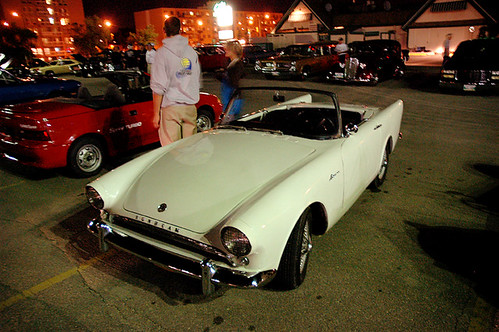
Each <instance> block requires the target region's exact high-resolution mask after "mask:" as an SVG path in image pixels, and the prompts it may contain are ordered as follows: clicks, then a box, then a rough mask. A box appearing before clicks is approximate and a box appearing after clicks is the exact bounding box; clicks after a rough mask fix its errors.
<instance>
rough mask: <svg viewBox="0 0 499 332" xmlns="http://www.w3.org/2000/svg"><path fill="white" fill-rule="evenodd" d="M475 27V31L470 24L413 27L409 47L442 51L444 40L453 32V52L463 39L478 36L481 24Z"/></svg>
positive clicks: (451, 46)
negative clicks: (471, 30)
mask: <svg viewBox="0 0 499 332" xmlns="http://www.w3.org/2000/svg"><path fill="white" fill-rule="evenodd" d="M474 28H475V31H474V32H470V30H469V26H464V27H440V28H437V27H434V28H421V29H411V30H410V31H409V41H408V44H409V49H411V50H417V49H418V48H423V47H424V48H425V50H426V51H432V52H435V53H442V52H443V44H444V40H445V39H446V36H447V34H449V33H450V34H452V39H451V40H450V50H451V52H453V51H454V50H455V49H456V47H457V45H459V43H460V42H462V41H463V40H468V39H476V38H478V32H479V30H480V26H477V27H474Z"/></svg>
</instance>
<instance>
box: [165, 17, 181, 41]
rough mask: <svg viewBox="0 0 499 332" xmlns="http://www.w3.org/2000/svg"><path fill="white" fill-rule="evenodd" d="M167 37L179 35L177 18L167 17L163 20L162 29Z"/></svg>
mask: <svg viewBox="0 0 499 332" xmlns="http://www.w3.org/2000/svg"><path fill="white" fill-rule="evenodd" d="M163 30H165V33H166V36H167V37H172V36H175V35H178V34H179V33H180V20H179V19H178V18H177V17H169V18H167V19H166V20H165V25H164V27H163Z"/></svg>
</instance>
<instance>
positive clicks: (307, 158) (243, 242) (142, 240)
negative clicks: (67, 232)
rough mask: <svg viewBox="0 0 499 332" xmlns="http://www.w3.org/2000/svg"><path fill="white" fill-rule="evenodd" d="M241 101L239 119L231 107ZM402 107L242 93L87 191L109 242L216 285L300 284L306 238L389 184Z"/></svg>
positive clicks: (306, 94) (291, 92)
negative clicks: (203, 123)
mask: <svg viewBox="0 0 499 332" xmlns="http://www.w3.org/2000/svg"><path fill="white" fill-rule="evenodd" d="M241 106H242V111H241V113H240V116H236V117H235V116H234V115H233V114H232V111H233V108H238V107H241ZM402 112H403V102H402V101H401V100H398V101H396V102H395V103H393V104H392V105H391V106H388V107H387V108H385V109H379V108H373V107H367V106H360V105H359V106H354V105H345V104H342V107H341V108H340V106H339V103H338V99H337V97H336V95H335V94H334V93H332V92H329V91H320V90H309V89H299V88H284V87H282V88H281V87H275V86H267V87H265V86H264V87H258V88H255V87H254V88H240V89H239V90H237V91H236V93H235V94H234V95H233V99H232V100H231V101H230V102H229V106H228V108H227V113H226V114H225V116H224V117H223V119H222V121H221V124H220V125H218V126H217V127H215V128H214V129H212V130H210V131H205V132H203V133H198V134H196V135H193V136H191V137H188V138H186V139H183V140H180V141H177V142H175V143H174V144H171V145H169V146H166V147H163V148H160V149H156V150H154V151H151V152H149V153H147V154H144V155H142V156H141V157H139V158H136V159H135V160H133V161H131V162H129V163H127V164H124V165H122V166H121V167H119V168H117V169H115V170H114V171H113V172H109V173H107V174H105V175H104V176H102V177H101V178H99V179H98V180H96V181H93V182H91V183H90V184H88V185H87V186H86V195H87V198H88V201H89V203H90V204H91V205H92V206H93V207H94V208H96V209H98V210H100V212H101V213H100V217H99V218H97V219H95V220H92V221H91V222H90V223H89V225H88V228H89V230H90V231H91V232H93V233H94V234H96V235H98V238H99V243H100V247H101V249H102V250H107V249H108V245H109V244H112V245H116V246H117V247H118V248H121V249H124V250H126V251H129V252H132V253H134V254H136V255H138V256H139V257H141V258H143V259H146V260H147V261H150V262H154V263H156V264H158V265H160V266H162V267H164V268H166V269H169V270H171V271H174V272H179V273H182V274H185V275H187V276H190V277H195V278H199V279H201V280H202V286H203V292H204V293H205V294H209V293H211V292H212V291H213V290H214V289H213V288H214V287H213V286H214V285H215V284H223V285H230V286H237V287H261V286H263V285H265V284H266V283H268V282H269V281H271V280H272V279H273V280H274V282H275V285H276V286H278V287H279V288H282V289H293V288H296V287H298V286H299V285H300V284H301V283H302V282H303V281H304V278H305V275H306V272H307V263H308V261H309V257H310V250H311V248H312V235H321V234H324V233H325V232H326V231H327V230H329V229H330V228H331V227H332V226H333V225H334V224H335V223H336V222H337V221H338V220H339V219H340V218H341V217H342V215H343V214H345V213H346V212H347V211H348V209H349V208H350V207H351V206H352V205H353V204H354V202H355V201H356V200H357V199H358V197H359V196H360V195H361V194H362V192H363V191H364V190H365V189H366V187H368V186H369V185H370V184H371V185H372V186H373V187H375V188H378V187H380V186H381V185H382V184H383V182H384V180H385V177H386V174H387V168H388V161H389V154H390V153H391V152H393V150H394V148H395V146H396V144H397V141H398V138H399V134H400V133H399V130H400V124H401V119H402Z"/></svg>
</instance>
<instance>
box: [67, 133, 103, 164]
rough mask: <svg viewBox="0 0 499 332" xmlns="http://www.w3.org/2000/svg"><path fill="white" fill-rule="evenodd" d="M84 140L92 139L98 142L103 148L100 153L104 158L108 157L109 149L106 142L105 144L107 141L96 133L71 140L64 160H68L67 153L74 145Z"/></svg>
mask: <svg viewBox="0 0 499 332" xmlns="http://www.w3.org/2000/svg"><path fill="white" fill-rule="evenodd" d="M86 138H93V139H96V140H98V141H99V143H101V144H102V147H103V150H104V151H102V153H103V154H104V157H108V156H109V155H110V149H109V145H108V142H107V140H106V139H105V137H104V136H103V135H101V134H98V133H87V134H83V135H81V136H79V137H78V138H76V139H75V140H73V141H72V142H71V144H70V145H69V147H68V152H67V156H66V159H69V153H70V151H71V148H72V147H73V146H74V145H75V144H76V143H78V142H80V141H81V140H83V139H86ZM66 162H69V160H67V161H66Z"/></svg>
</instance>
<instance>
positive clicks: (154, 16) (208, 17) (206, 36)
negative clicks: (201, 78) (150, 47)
mask: <svg viewBox="0 0 499 332" xmlns="http://www.w3.org/2000/svg"><path fill="white" fill-rule="evenodd" d="M169 16H176V17H178V18H179V19H180V21H181V23H182V31H181V34H182V35H183V36H185V37H187V38H188V39H189V43H190V44H191V45H192V46H195V45H202V44H214V43H217V42H219V38H218V26H217V24H216V18H215V17H214V16H213V10H211V9H204V8H197V9H194V8H156V9H150V10H144V11H140V12H136V13H134V18H135V27H136V30H141V29H144V28H146V27H147V25H149V24H152V25H153V26H154V30H155V32H156V33H157V34H158V38H157V41H156V44H157V45H158V46H160V45H161V44H162V43H161V40H162V39H163V38H165V34H164V32H163V23H164V20H165V19H166V18H167V17H169ZM281 17H282V14H280V13H265V12H248V11H235V12H234V13H233V21H234V22H233V31H234V38H237V39H242V40H245V41H246V42H247V43H251V42H253V39H260V38H261V37H265V36H266V34H267V33H269V32H270V31H272V30H273V29H274V27H275V25H276V24H277V22H278V21H279V20H280V19H281Z"/></svg>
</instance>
